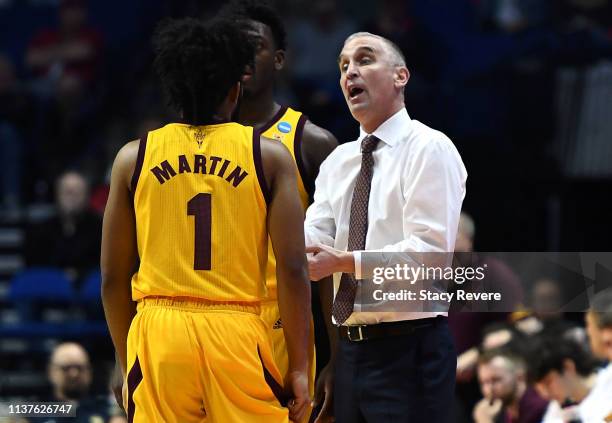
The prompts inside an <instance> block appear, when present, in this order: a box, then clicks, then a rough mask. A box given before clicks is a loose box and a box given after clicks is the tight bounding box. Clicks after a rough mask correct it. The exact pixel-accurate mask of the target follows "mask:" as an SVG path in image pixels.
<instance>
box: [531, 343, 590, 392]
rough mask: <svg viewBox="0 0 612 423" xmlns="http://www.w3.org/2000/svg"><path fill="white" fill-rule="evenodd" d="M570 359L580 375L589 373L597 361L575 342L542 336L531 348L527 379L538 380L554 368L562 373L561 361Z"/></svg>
mask: <svg viewBox="0 0 612 423" xmlns="http://www.w3.org/2000/svg"><path fill="white" fill-rule="evenodd" d="M565 360H571V361H573V362H574V365H575V366H576V372H578V374H580V375H581V376H588V375H590V374H591V373H592V372H593V371H594V370H595V368H596V366H597V362H596V360H595V359H594V358H593V357H591V355H590V354H589V353H588V352H586V351H585V350H584V349H583V348H582V347H581V346H580V345H578V344H577V343H576V342H574V341H571V340H568V339H563V338H561V339H559V338H558V337H544V338H542V339H540V340H539V341H538V342H537V343H536V344H535V345H534V348H533V349H532V350H531V354H530V358H529V361H528V363H529V379H530V380H531V381H532V382H538V381H540V380H542V379H544V378H545V377H546V375H547V374H548V373H549V372H551V371H553V370H556V371H557V372H559V373H563V362H564V361H565Z"/></svg>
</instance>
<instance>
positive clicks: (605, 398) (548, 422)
mask: <svg viewBox="0 0 612 423" xmlns="http://www.w3.org/2000/svg"><path fill="white" fill-rule="evenodd" d="M610 415H612V364H608V366H607V367H606V368H604V369H602V370H600V371H599V372H598V373H597V379H596V381H595V385H594V386H593V389H591V392H589V394H588V395H587V396H586V397H585V398H584V399H583V400H582V402H581V403H580V404H579V405H576V406H573V407H569V408H565V409H562V408H561V407H560V406H559V403H558V402H557V401H551V402H550V404H549V405H548V408H547V409H546V413H545V414H544V417H543V418H542V423H565V422H568V421H570V420H577V419H580V421H582V422H584V423H605V421H606V420H605V418H606V417H607V416H610Z"/></svg>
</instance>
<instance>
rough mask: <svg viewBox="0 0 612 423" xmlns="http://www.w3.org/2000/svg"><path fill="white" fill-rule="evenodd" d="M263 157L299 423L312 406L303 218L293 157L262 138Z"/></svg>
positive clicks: (293, 414) (280, 303)
mask: <svg viewBox="0 0 612 423" xmlns="http://www.w3.org/2000/svg"><path fill="white" fill-rule="evenodd" d="M261 156H262V162H263V168H264V175H265V179H266V182H267V185H268V187H270V192H271V199H270V204H269V205H268V232H269V234H270V239H271V240H272V246H273V248H274V255H275V256H276V278H277V281H278V288H277V289H278V306H279V310H280V315H281V319H282V321H283V331H284V334H285V340H286V342H287V352H288V355H289V372H288V375H287V378H288V380H287V381H286V382H287V384H288V385H289V388H290V389H291V390H292V391H293V395H294V397H295V405H294V406H293V407H290V417H291V418H292V420H294V421H301V419H302V418H303V416H304V413H305V412H306V410H307V407H308V406H309V405H310V398H309V394H308V376H307V372H308V340H309V336H310V316H311V309H310V282H309V280H308V265H307V262H306V254H305V252H304V230H303V227H304V213H303V211H302V206H301V203H300V199H299V195H298V192H297V190H296V189H295V186H296V185H297V179H296V178H297V175H296V172H295V165H294V164H293V159H292V158H291V154H290V153H289V151H288V150H287V149H286V148H285V147H284V146H283V145H282V144H281V143H279V142H277V141H273V140H269V139H266V138H262V141H261Z"/></svg>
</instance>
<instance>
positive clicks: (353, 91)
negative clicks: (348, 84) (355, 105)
mask: <svg viewBox="0 0 612 423" xmlns="http://www.w3.org/2000/svg"><path fill="white" fill-rule="evenodd" d="M361 93H363V88H359V87H352V88H351V89H349V98H350V99H351V100H353V99H354V98H356V97H357V96H358V95H359V94H361Z"/></svg>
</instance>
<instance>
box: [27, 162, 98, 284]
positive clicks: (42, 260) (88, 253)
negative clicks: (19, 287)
mask: <svg viewBox="0 0 612 423" xmlns="http://www.w3.org/2000/svg"><path fill="white" fill-rule="evenodd" d="M88 202H89V185H88V182H87V180H86V179H85V177H84V176H83V175H82V174H80V173H78V172H76V171H72V170H71V171H67V172H65V173H64V174H62V175H61V176H60V177H59V178H58V180H57V183H56V208H57V215H56V216H54V217H52V218H50V219H48V220H46V221H43V222H41V223H38V224H35V225H32V226H30V227H29V228H27V231H26V242H25V258H26V265H27V266H54V267H61V268H63V269H65V270H66V271H67V272H68V275H69V276H71V277H73V278H74V279H76V280H78V279H79V278H82V277H83V276H84V275H85V274H86V273H87V272H89V271H90V270H92V269H94V268H97V267H98V265H99V262H100V243H101V233H102V223H101V219H100V216H98V215H97V214H95V213H94V212H92V211H90V210H89V209H88Z"/></svg>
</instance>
